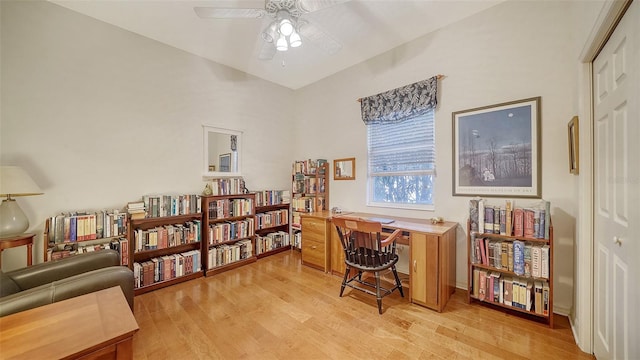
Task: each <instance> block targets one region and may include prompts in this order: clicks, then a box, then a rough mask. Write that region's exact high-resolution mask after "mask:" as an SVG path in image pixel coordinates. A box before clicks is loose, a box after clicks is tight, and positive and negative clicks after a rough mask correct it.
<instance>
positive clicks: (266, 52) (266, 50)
mask: <svg viewBox="0 0 640 360" xmlns="http://www.w3.org/2000/svg"><path fill="white" fill-rule="evenodd" d="M260 42H261V43H262V46H261V47H260V53H258V59H260V60H271V59H273V57H274V56H275V55H276V51H277V50H276V44H274V43H270V42H266V41H260Z"/></svg>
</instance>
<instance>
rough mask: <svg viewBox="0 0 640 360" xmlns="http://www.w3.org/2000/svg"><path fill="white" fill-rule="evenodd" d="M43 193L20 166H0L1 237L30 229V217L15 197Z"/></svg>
mask: <svg viewBox="0 0 640 360" xmlns="http://www.w3.org/2000/svg"><path fill="white" fill-rule="evenodd" d="M31 195H42V191H41V190H40V188H39V187H38V185H36V183H35V182H33V180H32V179H31V177H29V175H28V174H27V173H26V172H25V171H24V170H23V169H22V168H21V167H19V166H0V197H6V198H7V199H6V200H4V201H3V202H2V204H0V238H7V237H11V236H15V235H19V234H22V233H24V232H25V231H27V229H29V219H27V216H26V215H25V214H24V212H23V211H22V209H20V206H18V203H17V202H16V201H15V200H14V199H13V197H18V196H31Z"/></svg>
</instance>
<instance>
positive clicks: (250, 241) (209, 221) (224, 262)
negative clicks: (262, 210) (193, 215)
mask: <svg viewBox="0 0 640 360" xmlns="http://www.w3.org/2000/svg"><path fill="white" fill-rule="evenodd" d="M255 214H256V208H255V194H254V193H249V194H234V195H215V196H214V195H212V196H203V197H202V215H203V216H202V219H203V224H202V225H203V226H202V239H203V241H204V244H203V247H202V250H203V251H202V259H203V264H205V274H206V275H207V276H209V275H214V274H217V273H220V272H223V271H227V270H231V269H234V268H236V267H239V266H242V265H245V264H248V263H250V262H254V261H256V256H255V252H254V249H255Z"/></svg>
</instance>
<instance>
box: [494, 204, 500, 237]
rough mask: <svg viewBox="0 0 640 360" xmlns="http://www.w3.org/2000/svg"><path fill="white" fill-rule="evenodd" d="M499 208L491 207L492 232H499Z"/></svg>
mask: <svg viewBox="0 0 640 360" xmlns="http://www.w3.org/2000/svg"><path fill="white" fill-rule="evenodd" d="M500 211H501V210H500V208H499V207H495V208H493V233H494V234H500Z"/></svg>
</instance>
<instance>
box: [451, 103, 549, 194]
mask: <svg viewBox="0 0 640 360" xmlns="http://www.w3.org/2000/svg"><path fill="white" fill-rule="evenodd" d="M540 102H541V98H540V97H534V98H529V99H523V100H517V101H511V102H506V103H502V104H496V105H490V106H484V107H480V108H475V109H469V110H462V111H457V112H454V113H453V114H452V118H453V119H452V120H453V195H454V196H484V197H491V196H495V197H521V198H540V197H541V196H542V185H541V182H542V181H541V179H542V173H541V164H540V159H541V155H540V144H541V143H540V126H541V120H540Z"/></svg>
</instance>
